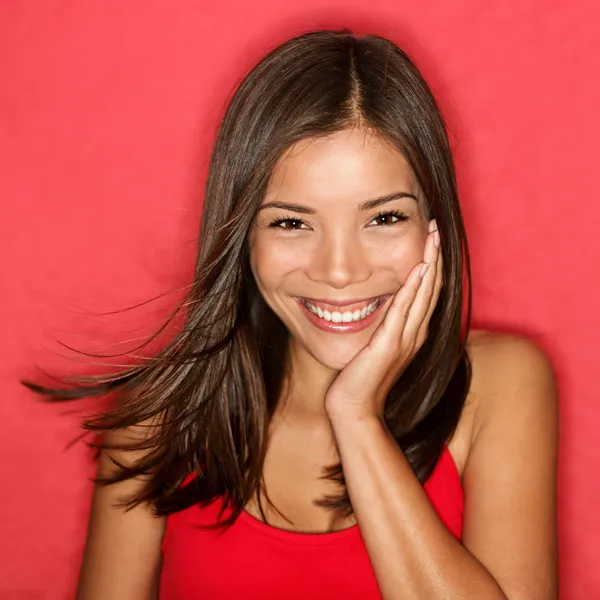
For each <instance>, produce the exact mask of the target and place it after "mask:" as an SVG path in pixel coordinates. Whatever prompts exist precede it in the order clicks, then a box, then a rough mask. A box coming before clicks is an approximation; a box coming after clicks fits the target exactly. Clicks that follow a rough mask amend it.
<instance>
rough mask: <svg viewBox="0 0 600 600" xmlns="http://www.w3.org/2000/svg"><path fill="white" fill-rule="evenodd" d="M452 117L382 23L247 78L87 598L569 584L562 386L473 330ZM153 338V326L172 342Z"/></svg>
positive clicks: (289, 48)
mask: <svg viewBox="0 0 600 600" xmlns="http://www.w3.org/2000/svg"><path fill="white" fill-rule="evenodd" d="M469 281H470V272H469V254H468V250H467V241H466V236H465V231H464V227H463V221H462V217H461V211H460V205H459V201H458V194H457V189H456V181H455V173H454V166H453V161H452V155H451V152H450V146H449V143H448V138H447V135H446V131H445V127H444V123H443V120H442V117H441V115H440V112H439V110H438V108H437V106H436V103H435V100H434V98H433V96H432V94H431V92H430V90H429V89H428V87H427V85H426V83H425V82H424V80H423V79H422V77H421V75H420V73H419V71H418V69H417V68H416V67H415V65H414V64H413V63H412V62H411V60H410V59H409V58H408V56H407V55H406V54H405V53H404V52H403V51H402V50H401V49H400V48H399V47H398V46H396V45H395V44H394V43H392V42H391V41H389V40H387V39H384V38H382V37H379V36H376V35H369V36H364V37H358V36H355V35H353V34H352V33H351V32H349V31H346V30H344V31H317V32H311V33H307V34H303V35H300V36H298V37H295V38H293V39H291V40H288V41H287V42H285V43H284V44H282V45H281V46H279V47H278V48H276V49H274V50H273V51H272V52H271V53H269V54H268V55H267V56H266V57H265V58H264V59H263V60H262V61H261V62H260V63H259V64H258V65H257V66H256V67H255V68H254V69H253V70H252V71H251V72H250V73H249V74H248V75H247V77H246V78H245V79H244V81H243V82H242V83H241V85H240V87H239V88H238V90H237V91H236V93H235V95H234V96H233V98H232V100H231V102H230V104H229V106H228V108H227V111H226V114H225V117H224V119H223V121H222V124H221V127H220V130H219V133H218V137H217V140H216V143H215V147H214V151H213V155H212V159H211V165H210V171H209V176H208V181H207V186H206V195H205V201H204V212H203V216H202V228H201V238H200V247H199V253H198V260H197V270H196V279H195V281H194V282H193V285H192V286H191V288H190V292H189V294H188V296H187V297H186V298H185V300H184V301H183V302H182V303H181V305H180V306H179V307H178V308H177V310H176V311H175V312H174V313H173V316H172V318H174V317H175V316H176V315H177V314H178V313H179V312H180V311H185V323H184V327H183V329H182V330H181V331H180V332H179V333H178V335H177V336H176V337H175V338H174V339H173V340H172V342H170V343H169V344H168V345H167V347H165V348H164V349H163V350H162V351H161V352H160V353H159V354H158V355H157V356H154V357H151V358H149V359H147V360H146V361H145V362H144V363H143V364H141V365H135V366H133V367H131V368H129V369H127V370H125V371H121V372H118V373H116V374H109V375H106V376H99V377H93V378H77V379H76V380H75V381H76V383H78V384H81V387H78V388H76V389H72V388H71V389H61V390H57V389H49V388H46V387H42V386H40V385H37V384H34V383H32V382H24V383H25V384H26V385H28V386H29V387H30V388H31V389H34V390H35V391H37V392H40V393H44V394H47V395H49V396H51V397H53V398H57V399H64V398H74V397H79V396H89V395H101V394H105V393H109V392H115V391H116V392H118V394H117V396H118V402H117V405H116V406H115V407H114V409H113V410H111V411H109V412H108V413H103V414H99V415H96V416H95V417H94V418H91V419H89V420H88V421H87V422H86V423H85V426H86V427H87V428H88V429H91V430H93V431H96V432H100V433H102V434H104V435H103V437H102V439H101V441H100V448H101V453H100V466H99V476H98V482H97V487H96V492H95V496H94V503H93V507H92V516H91V522H90V529H89V534H88V543H87V548H86V554H85V559H84V564H83V567H82V571H81V579H80V586H79V598H80V600H95V599H105V598H107V599H108V598H110V599H111V600H112V599H114V598H118V599H119V600H127V599H132V600H143V599H144V598H152V597H155V596H156V594H158V593H159V591H160V597H161V599H162V600H184V599H187V598H200V597H203V598H236V599H237V598H241V597H244V598H249V599H251V598H256V599H261V600H265V599H271V598H273V599H275V598H276V599H284V598H303V599H304V598H357V599H359V598H360V599H361V600H367V599H370V598H372V599H375V598H382V597H383V598H386V599H394V600H398V599H400V598H411V599H412V598H419V599H433V598H436V599H437V598H444V599H459V598H460V599H461V600H464V599H468V598H473V599H477V600H483V599H490V600H491V599H498V600H501V599H504V600H505V599H507V598H509V599H510V600H516V599H521V598H527V599H529V600H532V599H538V598H539V599H541V598H545V599H546V598H554V597H555V596H556V589H557V581H556V570H557V565H556V561H557V550H556V506H555V496H556V489H555V486H556V453H557V448H556V446H557V406H556V404H557V403H556V388H555V384H554V378H553V374H552V370H551V368H550V366H549V364H548V361H547V360H546V358H545V356H544V355H543V354H542V353H541V352H540V351H539V350H538V349H537V347H536V346H534V345H533V344H532V343H530V342H528V341H527V340H524V339H520V338H517V337H513V336H506V335H494V334H491V333H489V332H471V331H470V310H471V296H470V286H469V285H468V284H469ZM151 341H152V340H149V341H148V343H150V342H151Z"/></svg>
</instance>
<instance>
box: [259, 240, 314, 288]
mask: <svg viewBox="0 0 600 600" xmlns="http://www.w3.org/2000/svg"><path fill="white" fill-rule="evenodd" d="M303 256H305V254H304V253H302V252H298V248H296V247H295V245H294V244H290V243H289V240H277V239H261V238H260V236H257V238H256V239H255V241H254V243H253V245H252V247H251V249H250V266H251V268H252V273H253V275H254V278H255V280H256V282H257V284H258V287H259V289H260V290H261V292H262V293H263V294H265V293H268V292H269V291H271V290H274V289H276V288H277V287H278V286H279V285H280V283H281V282H282V281H283V280H284V279H285V278H286V276H287V275H288V274H289V273H291V272H293V271H295V270H297V269H299V268H301V267H302V257H303Z"/></svg>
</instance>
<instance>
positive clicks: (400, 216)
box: [269, 210, 408, 231]
mask: <svg viewBox="0 0 600 600" xmlns="http://www.w3.org/2000/svg"><path fill="white" fill-rule="evenodd" d="M382 217H395V218H396V219H397V221H394V222H392V223H381V224H380V225H379V227H389V226H390V225H395V224H396V223H398V222H401V221H407V220H408V216H407V215H406V214H405V213H403V212H401V211H399V210H382V211H381V212H379V213H377V214H376V215H375V216H374V217H373V218H372V219H371V221H374V220H375V219H381V218H382ZM291 221H293V222H295V223H299V224H300V226H302V225H305V223H304V221H303V220H302V219H298V218H296V217H291V216H285V217H280V218H279V219H275V220H273V221H271V223H269V227H273V228H277V227H279V228H280V229H286V230H288V231H301V229H300V227H281V225H283V224H284V223H289V222H291ZM371 221H369V223H370V222H371Z"/></svg>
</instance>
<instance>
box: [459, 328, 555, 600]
mask: <svg viewBox="0 0 600 600" xmlns="http://www.w3.org/2000/svg"><path fill="white" fill-rule="evenodd" d="M467 351H468V353H469V357H470V359H471V361H472V367H473V372H472V398H474V400H473V405H474V411H473V414H474V418H473V428H472V436H471V444H470V449H469V453H468V457H467V460H466V464H465V468H464V472H463V488H464V491H465V515H464V528H463V544H464V546H465V547H466V548H467V549H468V550H469V551H470V552H471V553H472V554H473V555H474V556H476V557H477V558H478V559H479V560H480V561H481V562H482V564H484V565H485V566H486V568H487V569H488V570H489V571H490V573H492V575H494V577H495V578H496V580H497V581H498V583H499V584H500V586H501V587H502V589H503V590H504V592H505V594H506V596H507V597H509V598H513V597H514V598H548V599H550V598H552V599H556V598H557V594H558V576H557V573H558V540H557V462H558V398H557V389H556V382H555V377H554V371H553V369H552V366H551V364H550V360H549V359H548V357H547V356H546V354H545V353H544V352H543V351H542V350H541V348H540V347H539V346H538V345H537V344H536V343H535V342H533V341H532V340H530V339H527V338H525V337H521V336H518V335H506V334H499V333H491V332H475V333H474V334H473V335H471V336H469V339H468V344H467ZM470 395H471V392H470Z"/></svg>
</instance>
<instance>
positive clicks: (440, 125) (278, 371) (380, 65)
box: [22, 29, 471, 526]
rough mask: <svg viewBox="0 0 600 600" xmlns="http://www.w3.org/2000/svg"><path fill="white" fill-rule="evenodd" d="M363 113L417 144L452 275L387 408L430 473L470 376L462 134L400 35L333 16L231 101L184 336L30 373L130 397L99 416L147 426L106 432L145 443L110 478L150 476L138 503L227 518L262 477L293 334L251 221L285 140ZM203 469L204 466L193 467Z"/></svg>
mask: <svg viewBox="0 0 600 600" xmlns="http://www.w3.org/2000/svg"><path fill="white" fill-rule="evenodd" d="M351 127H361V128H363V129H365V130H366V131H369V132H371V133H373V134H376V135H378V136H380V137H381V139H383V140H385V141H386V142H387V143H391V144H393V146H394V147H395V148H396V149H397V150H398V151H399V152H400V153H401V154H402V155H403V156H404V157H405V159H406V160H407V161H408V163H409V165H410V167H411V168H412V171H413V173H414V175H415V177H416V179H417V181H418V184H419V186H420V188H421V190H422V192H423V194H424V196H425V204H426V211H427V212H428V217H429V218H430V219H431V218H435V219H436V221H437V224H438V229H439V232H440V236H441V240H442V247H443V248H444V263H443V265H444V266H443V268H444V272H443V280H444V285H443V287H442V290H441V294H440V297H439V300H438V303H437V306H436V309H435V311H434V313H433V315H432V318H431V321H430V325H429V331H428V336H427V339H426V341H425V343H424V344H423V346H422V347H421V349H420V350H419V352H418V353H417V355H416V356H415V358H414V359H413V361H412V362H411V363H410V365H409V367H408V368H407V369H406V370H405V372H404V373H403V374H402V376H401V377H400V379H399V380H398V381H397V382H396V384H395V385H394V387H393V388H392V389H391V391H390V392H389V395H388V398H387V401H386V406H385V421H386V424H387V426H388V428H389V430H390V431H391V433H392V434H393V436H394V438H395V439H396V441H397V443H398V445H399V446H400V447H401V448H402V450H403V452H404V453H405V455H406V457H407V459H408V462H409V464H410V465H411V467H412V469H413V471H414V473H415V474H416V476H417V477H418V479H419V480H420V481H421V483H424V482H425V481H426V480H427V479H428V478H429V476H430V475H431V473H432V471H433V469H434V467H435V464H436V463H437V460H438V459H439V456H440V454H441V452H442V449H443V445H444V444H445V443H446V442H447V440H448V439H449V438H450V436H451V435H452V433H453V432H454V430H455V429H456V426H457V423H458V420H459V417H460V414H461V411H462V409H463V405H464V403H465V399H466V396H467V392H468V389H469V385H470V377H471V370H470V363H469V359H468V356H467V352H466V338H467V334H468V331H469V326H470V319H471V285H470V266H469V253H468V247H467V240H466V234H465V230H464V225H463V220H462V215H461V210H460V206H459V200H458V193H457V185H456V177H455V170H454V164H453V159H452V154H451V149H450V144H449V141H448V136H447V132H446V128H445V125H444V121H443V118H442V115H441V113H440V110H439V108H438V106H437V104H436V101H435V99H434V97H433V94H432V92H431V90H430V89H429V88H428V86H427V84H426V83H425V81H424V79H423V77H422V76H421V74H420V72H419V71H418V69H417V67H416V66H415V64H414V63H413V62H412V61H411V60H410V58H409V57H408V56H407V54H406V53H405V52H404V51H403V50H402V49H401V48H399V47H398V46H397V45H396V44H395V43H393V42H392V41H390V40H388V39H386V38H384V37H381V36H378V35H366V36H360V37H359V36H357V35H355V34H353V33H352V32H351V31H349V30H347V29H343V30H340V31H330V30H320V31H314V32H309V33H305V34H302V35H299V36H297V37H294V38H292V39H290V40H288V41H286V42H285V43H283V44H281V45H280V46H278V47H276V48H275V49H273V50H272V51H271V52H269V53H268V54H267V55H266V56H265V57H264V58H263V59H262V60H261V61H260V62H259V63H258V64H257V65H256V66H255V67H254V68H253V69H252V70H251V71H250V72H249V73H248V74H247V76H246V77H245V78H244V79H243V81H242V82H241V83H240V85H239V87H238V88H237V90H236V92H235V94H234V95H233V97H232V99H231V101H230V103H229V105H228V107H227V109H226V112H225V115H224V118H223V120H222V122H221V124H220V127H219V130H218V133H217V138H216V141H215V144H214V148H213V152H212V156H211V163H210V168H209V173H208V178H207V183H206V188H205V197H204V207H203V213H202V218H201V231H200V242H199V250H198V257H197V263H196V271H195V277H194V280H193V282H192V284H191V286H190V287H189V291H188V293H187V294H186V296H185V297H184V298H183V300H182V301H181V303H179V304H178V306H177V307H176V308H175V310H174V311H173V313H172V314H171V316H170V317H169V318H168V319H167V322H166V323H165V325H166V324H168V323H169V322H172V321H173V320H174V319H175V318H176V317H177V316H179V315H182V316H183V317H184V318H183V326H182V327H181V328H179V329H178V331H177V334H176V335H175V336H174V337H173V339H172V340H171V341H169V342H168V343H167V344H166V345H165V346H164V347H163V348H162V349H161V350H160V351H159V352H157V353H156V354H155V355H154V356H151V357H149V358H145V359H144V360H143V361H142V362H141V364H136V365H133V366H129V367H126V368H122V369H120V370H119V371H118V372H116V373H114V372H113V373H110V374H107V375H95V376H77V377H74V378H69V384H68V387H63V388H61V389H56V388H50V387H45V386H42V385H39V384H37V383H34V382H31V381H26V380H23V381H22V383H23V384H24V385H26V386H27V387H29V388H30V389H32V390H34V391H36V392H38V393H40V394H44V395H45V396H47V397H48V398H49V399H55V400H60V399H73V398H77V397H85V396H99V395H106V394H109V393H112V392H115V393H116V397H117V399H118V402H116V403H115V405H114V406H113V407H112V408H110V409H109V410H105V411H102V412H98V413H97V414H95V415H93V416H92V417H90V418H87V419H86V420H85V421H84V423H83V427H84V428H85V429H86V430H90V431H93V432H97V433H98V434H102V433H105V432H110V431H118V430H123V429H127V428H129V427H133V426H140V427H143V426H148V429H147V432H148V433H147V435H144V436H142V438H141V439H139V440H138V441H137V442H135V443H134V444H127V445H122V446H119V445H109V444H108V443H107V442H105V441H104V442H103V441H99V443H98V444H97V447H98V448H99V449H102V448H104V449H115V448H119V449H121V450H124V451H125V450H126V451H139V450H143V452H142V453H141V458H138V459H137V460H135V461H132V462H131V463H130V464H127V465H126V464H123V462H116V464H117V466H118V467H119V468H118V469H117V470H116V472H115V473H113V474H112V475H110V476H107V477H105V478H102V479H101V478H98V479H97V480H96V481H97V483H99V484H104V485H110V484H111V483H115V482H117V481H123V480H125V479H129V478H133V477H140V476H143V479H144V484H143V486H142V487H141V488H140V491H139V492H138V493H136V494H135V495H134V496H133V497H129V498H126V499H124V501H123V503H124V505H126V506H130V507H131V506H135V505H136V504H139V503H141V502H148V503H150V504H151V505H152V506H153V508H154V511H155V513H156V514H157V515H168V514H170V513H173V512H176V511H179V510H182V509H185V508H187V507H189V506H192V505H193V504H197V503H200V504H202V505H205V504H208V503H210V502H212V501H214V500H216V499H217V498H219V497H222V498H223V499H224V506H225V505H227V506H229V507H230V508H231V509H232V513H231V515H230V517H229V518H227V519H224V520H220V521H219V523H218V525H217V526H229V525H231V524H232V523H233V522H234V521H235V519H236V518H237V517H238V515H239V514H240V512H241V511H242V510H243V508H244V506H245V505H246V503H247V502H248V501H249V499H250V498H252V497H253V495H254V494H256V493H257V492H259V491H261V490H263V491H264V481H263V479H262V471H263V463H264V458H265V452H266V446H267V441H268V439H267V438H268V425H269V422H270V419H271V417H272V415H273V413H274V410H275V407H276V405H277V402H278V399H279V397H280V394H281V391H282V385H283V379H284V375H285V368H286V364H287V363H286V361H287V357H288V355H287V348H288V341H289V340H288V335H289V334H288V331H287V330H286V328H285V327H284V325H283V324H282V323H281V321H280V320H279V318H278V317H277V316H276V315H275V314H274V313H273V312H272V311H271V309H270V308H269V307H268V306H267V304H266V303H265V301H264V300H263V298H262V297H261V295H260V293H259V292H258V289H257V287H256V284H255V282H254V279H253V276H252V274H251V271H250V266H249V247H248V244H249V243H248V240H249V233H250V230H251V227H252V225H253V221H254V218H255V216H256V214H257V211H258V208H259V206H260V204H261V200H262V198H263V195H264V193H265V190H266V187H267V184H268V182H269V179H270V176H271V173H272V171H273V168H274V166H275V164H276V163H277V161H278V159H279V158H280V157H281V156H282V154H283V153H284V152H285V151H286V150H287V149H288V148H290V146H292V145H293V144H295V143H296V142H299V141H300V140H304V139H307V138H315V137H320V136H327V135H330V134H332V133H334V132H337V131H340V130H343V129H346V128H351ZM465 284H468V285H465ZM465 287H466V290H465ZM465 296H466V311H465V310H464V309H465V302H464V300H465ZM465 313H466V316H465ZM463 317H464V322H463ZM463 325H464V327H463ZM163 329H164V327H163ZM161 330H162V329H161ZM159 333H160V332H159ZM156 335H158V334H156ZM156 335H155V336H153V337H152V338H151V340H149V341H148V342H147V343H150V341H152V339H155V338H156ZM144 345H146V344H144ZM150 425H151V426H150ZM99 438H100V440H102V436H101V435H100V436H99ZM136 456H138V455H137V454H136ZM113 460H114V459H113ZM192 474H199V476H197V477H194V478H193V479H192V480H191V481H189V479H190V476H191V475H192ZM323 476H324V477H327V478H331V479H332V480H334V481H337V482H338V483H339V484H340V487H339V494H338V495H334V496H329V497H325V498H322V499H319V500H318V501H317V504H319V505H321V506H324V507H327V508H330V509H336V510H338V509H339V510H342V511H344V512H345V513H346V514H350V513H351V511H352V507H351V505H350V500H349V497H348V494H347V491H346V488H345V486H344V485H343V484H344V479H343V471H342V467H341V465H340V464H337V465H331V466H330V467H328V468H327V469H326V470H325V472H324V475H323ZM265 493H266V491H265ZM258 497H259V499H260V493H259V494H258ZM267 499H268V496H267ZM259 505H260V501H259ZM260 510H261V512H262V513H263V518H264V511H263V510H262V506H260Z"/></svg>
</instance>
